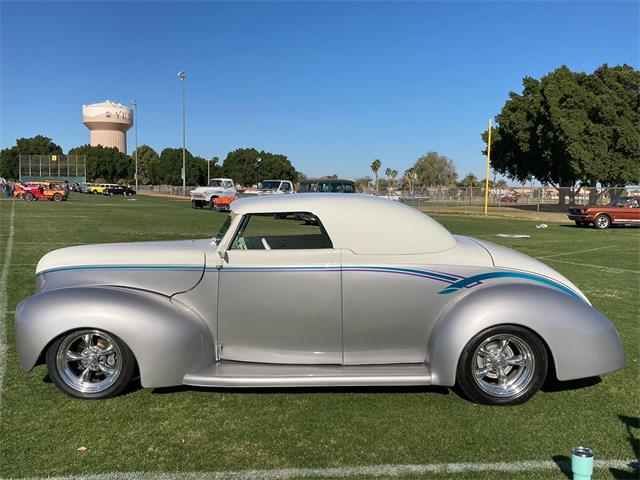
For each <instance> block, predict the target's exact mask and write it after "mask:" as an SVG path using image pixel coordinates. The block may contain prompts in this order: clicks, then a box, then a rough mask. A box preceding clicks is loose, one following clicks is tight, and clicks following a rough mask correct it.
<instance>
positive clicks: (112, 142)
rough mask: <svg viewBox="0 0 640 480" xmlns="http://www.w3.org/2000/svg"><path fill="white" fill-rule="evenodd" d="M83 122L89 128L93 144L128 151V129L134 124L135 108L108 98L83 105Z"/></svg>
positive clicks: (91, 143) (123, 151)
mask: <svg viewBox="0 0 640 480" xmlns="http://www.w3.org/2000/svg"><path fill="white" fill-rule="evenodd" d="M82 123H84V124H85V125H86V126H87V128H88V129H89V130H91V136H90V140H89V144H90V145H91V146H97V145H102V146H103V147H117V148H118V150H120V151H121V152H122V153H127V130H129V129H130V128H131V126H132V125H133V110H131V109H130V108H129V107H125V106H124V105H121V104H119V103H115V102H112V101H111V100H106V101H104V102H102V103H94V104H92V105H83V106H82Z"/></svg>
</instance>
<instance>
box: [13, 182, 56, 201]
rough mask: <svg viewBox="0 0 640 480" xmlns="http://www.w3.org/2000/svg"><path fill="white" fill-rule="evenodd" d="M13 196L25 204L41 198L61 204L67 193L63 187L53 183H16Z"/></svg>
mask: <svg viewBox="0 0 640 480" xmlns="http://www.w3.org/2000/svg"><path fill="white" fill-rule="evenodd" d="M13 195H14V196H15V197H17V198H22V199H23V200H26V201H27V202H31V201H33V200H39V199H41V198H44V199H46V200H53V201H54V202H61V201H64V200H66V199H67V197H68V196H69V192H68V191H67V190H66V189H65V188H64V187H62V186H59V185H56V184H53V182H29V183H16V188H15V190H14V192H13Z"/></svg>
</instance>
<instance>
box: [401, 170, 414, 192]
mask: <svg viewBox="0 0 640 480" xmlns="http://www.w3.org/2000/svg"><path fill="white" fill-rule="evenodd" d="M402 178H403V179H404V181H405V182H406V183H407V184H408V185H409V195H413V182H414V180H415V178H416V170H415V169H414V168H413V167H411V168H407V169H406V170H405V171H404V176H403V177H402Z"/></svg>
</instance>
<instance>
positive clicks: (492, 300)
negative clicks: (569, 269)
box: [427, 283, 624, 386]
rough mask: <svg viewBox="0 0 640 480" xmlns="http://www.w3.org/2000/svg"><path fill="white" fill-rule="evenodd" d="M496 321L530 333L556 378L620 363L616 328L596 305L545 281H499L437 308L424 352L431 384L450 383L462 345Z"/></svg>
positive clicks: (621, 353) (581, 374)
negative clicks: (438, 312) (543, 347)
mask: <svg viewBox="0 0 640 480" xmlns="http://www.w3.org/2000/svg"><path fill="white" fill-rule="evenodd" d="M496 325H519V326H522V327H525V328H528V329H529V330H531V331H533V332H534V333H536V334H537V335H538V336H539V337H540V338H541V339H542V340H543V341H544V343H545V344H546V346H547V348H548V350H549V352H550V353H551V356H552V360H553V362H554V366H555V370H556V375H557V378H558V380H571V379H576V378H585V377H591V376H595V375H600V374H603V373H607V372H611V371H613V370H618V369H620V368H622V367H623V366H624V350H623V347H622V343H621V342H620V337H619V336H618V332H617V331H616V329H615V327H614V326H613V324H612V323H611V322H610V321H609V320H608V319H607V318H606V317H605V316H604V315H602V314H601V313H600V312H599V311H598V310H596V309H595V308H593V307H591V306H590V305H589V304H587V303H586V302H584V301H582V300H580V299H578V298H576V297H573V296H571V295H568V294H566V293H563V292H562V291H560V290H556V289H554V288H551V287H546V286H539V285H529V284H525V283H514V284H502V285H495V286H488V287H484V288H482V289H478V290H475V291H473V292H470V293H468V294H467V295H465V296H464V297H462V298H460V299H458V300H457V301H455V303H453V304H452V305H451V306H450V307H448V308H447V310H445V311H444V312H443V314H442V315H441V317H440V319H439V320H438V322H437V324H436V326H435V328H434V329H433V332H432V334H431V337H430V340H429V345H428V352H427V355H428V362H429V363H430V365H431V376H432V377H431V378H432V382H433V384H434V385H446V386H452V385H454V384H455V381H456V370H457V366H458V359H459V358H460V355H461V353H462V350H463V349H464V347H465V345H466V344H467V343H468V342H469V341H470V340H471V339H472V338H473V337H474V336H475V335H476V334H478V333H479V332H481V331H483V330H485V329H487V328H489V327H493V326H496Z"/></svg>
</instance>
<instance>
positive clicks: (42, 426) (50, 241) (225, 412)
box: [0, 194, 640, 479]
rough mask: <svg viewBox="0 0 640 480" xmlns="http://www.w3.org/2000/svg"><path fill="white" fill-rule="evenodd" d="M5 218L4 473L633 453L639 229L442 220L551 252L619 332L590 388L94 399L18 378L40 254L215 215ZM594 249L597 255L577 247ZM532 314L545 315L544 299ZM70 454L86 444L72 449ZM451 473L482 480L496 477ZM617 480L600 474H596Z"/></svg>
mask: <svg viewBox="0 0 640 480" xmlns="http://www.w3.org/2000/svg"><path fill="white" fill-rule="evenodd" d="M10 209H11V201H7V200H4V199H3V200H2V201H0V261H2V258H3V257H2V256H3V255H4V245H5V242H6V238H7V225H8V219H9V212H10ZM15 209H16V210H15V214H16V215H15V228H16V234H15V242H14V250H13V257H12V264H11V270H10V276H9V284H8V290H9V310H10V312H9V314H8V315H7V322H8V325H7V339H6V341H7V342H8V344H9V346H8V358H7V365H6V373H5V377H4V383H3V386H2V400H1V401H2V404H1V407H2V412H1V417H0V477H21V476H43V475H72V474H89V473H101V472H114V471H169V472H171V471H224V470H244V469H271V468H286V467H339V466H357V465H373V464H385V463H391V464H433V463H453V462H509V461H518V460H552V459H553V458H554V456H562V455H568V454H569V452H570V448H571V447H573V446H577V445H588V446H591V447H593V448H594V449H595V452H596V457H597V458H600V459H629V458H633V457H634V455H637V451H638V448H639V445H638V435H639V434H640V432H639V430H638V417H640V392H639V388H638V379H639V374H640V368H639V365H638V359H639V358H640V354H639V353H640V352H639V348H640V342H639V339H640V327H639V324H640V322H639V310H640V296H639V287H640V285H639V280H640V273H639V272H640V255H639V251H638V248H639V245H640V232H639V231H638V230H637V229H635V230H634V229H622V228H616V229H611V230H607V231H596V230H594V229H578V228H573V227H571V226H570V225H569V223H566V224H565V225H562V224H558V223H549V228H547V229H536V227H535V224H536V223H540V222H539V220H537V217H536V219H533V218H532V219H514V218H502V217H492V218H490V219H489V220H487V219H484V218H482V217H480V216H477V215H473V214H467V215H437V216H436V218H437V219H438V220H439V221H440V222H441V223H442V224H444V225H445V226H446V227H447V228H449V229H450V230H451V231H452V232H454V233H459V234H464V235H472V236H476V237H479V238H482V239H486V240H491V241H494V242H496V243H500V244H503V245H506V246H509V247H512V248H515V249H517V250H519V251H522V252H524V253H526V254H528V255H532V256H536V257H547V256H553V255H556V256H555V257H549V258H547V259H544V258H543V261H545V262H546V263H548V264H549V265H550V266H552V267H553V268H556V269H557V270H558V271H560V272H561V273H563V274H564V275H566V276H567V277H568V278H569V279H571V280H572V281H573V282H574V283H575V284H576V285H577V286H578V287H580V288H581V289H582V290H583V291H584V292H585V293H586V294H587V296H588V297H589V298H590V299H591V301H592V302H593V304H594V306H595V307H596V308H598V309H599V310H600V311H602V312H603V313H604V314H605V315H607V316H608V317H609V318H610V319H611V320H612V321H613V322H614V323H615V325H616V327H617V328H618V331H619V332H620V335H621V337H622V339H623V342H624V346H625V349H626V361H627V367H626V368H625V369H624V370H622V371H619V372H615V373H613V374H610V375H605V376H603V377H602V378H601V381H600V382H599V383H596V384H594V385H590V386H588V385H587V386H585V383H584V382H582V383H581V382H574V383H570V384H564V385H563V384H561V385H559V386H557V385H556V386H551V387H550V388H546V389H545V390H544V391H542V392H540V393H539V394H538V395H536V396H535V397H534V398H533V399H532V400H530V401H529V402H528V403H526V404H524V405H521V406H518V407H507V408H492V407H485V406H479V405H474V404H472V403H470V402H468V401H466V400H464V399H462V398H460V396H459V395H458V394H457V393H455V392H454V391H452V390H449V389H444V388H397V389H371V388H360V389H358V388H353V389H312V390H309V389H306V390H282V391H279V390H266V391H256V390H254V391H233V390H228V391H225V390H204V389H188V388H175V389H163V390H133V391H131V392H129V393H127V394H126V395H124V396H121V397H118V398H114V399H109V400H105V401H93V402H92V401H79V400H73V399H70V398H69V397H67V396H65V395H63V394H62V393H60V392H59V391H58V390H57V389H56V388H54V386H53V385H52V384H51V383H48V382H47V381H45V377H46V370H45V368H44V367H38V368H36V369H35V370H34V371H33V372H31V373H29V374H25V373H24V372H22V371H21V370H20V369H19V366H18V363H17V359H16V353H15V348H14V340H13V339H14V332H13V311H12V309H13V308H14V307H15V305H16V304H17V303H18V302H19V301H20V300H22V299H23V298H25V297H26V296H28V295H30V294H32V293H33V289H34V268H35V265H36V263H37V261H38V259H39V258H40V257H41V256H42V255H44V254H45V253H46V252H48V251H50V250H53V249H56V248H60V247H63V246H69V245H76V244H83V243H96V242H116V241H123V242H126V241H140V240H160V239H185V238H203V237H209V236H212V235H213V233H215V232H216V231H217V229H218V228H219V226H220V225H221V223H222V222H223V221H224V219H225V214H219V213H214V212H211V211H207V210H192V209H191V208H190V206H189V204H188V203H187V202H184V201H179V200H170V199H164V198H153V197H139V198H137V199H135V200H128V199H123V198H105V197H102V196H97V197H96V196H82V195H79V194H74V195H72V196H71V198H70V200H69V201H68V202H65V203H61V204H55V203H53V202H43V201H40V202H32V203H26V202H22V201H19V202H16V204H15ZM497 233H524V234H529V235H531V238H526V239H507V238H498V237H496V236H495V235H496V234H497ZM602 247H607V248H602ZM591 249H598V250H593V251H591V252H587V253H580V252H581V251H585V250H591ZM568 252H575V253H568ZM564 253H568V254H566V255H564ZM558 254H563V255H558ZM540 315H541V316H542V315H552V312H546V311H545V309H544V305H541V306H540ZM43 321H46V319H43ZM577 321H578V320H577ZM567 341H568V342H570V341H571V339H567ZM79 447H86V448H87V450H86V451H77V449H78V448H79ZM634 448H635V450H636V452H635V453H634ZM628 475H630V477H629V478H634V477H633V474H632V473H630V472H628ZM454 476H455V478H474V479H477V478H495V477H496V474H491V473H487V474H481V473H479V472H475V473H473V474H465V475H459V474H455V475H454ZM611 476H612V474H611V473H610V472H608V471H606V470H599V471H597V472H596V475H595V477H594V478H610V477H611ZM422 478H425V477H422ZM433 478H448V476H447V475H435V476H433ZM501 478H505V477H501ZM508 478H517V479H520V478H565V477H564V475H563V474H561V473H560V471H559V470H558V472H553V473H552V472H546V473H545V472H531V473H530V474H528V473H522V474H509V475H508Z"/></svg>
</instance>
